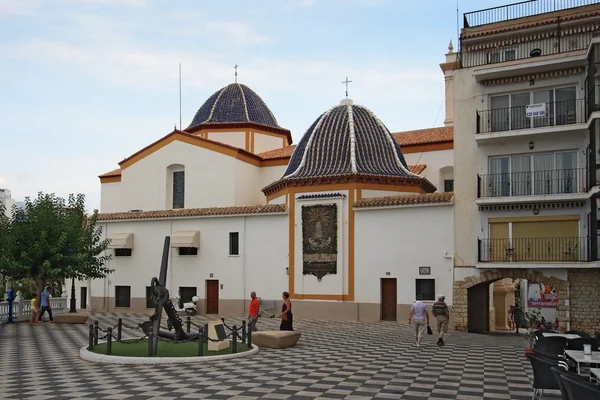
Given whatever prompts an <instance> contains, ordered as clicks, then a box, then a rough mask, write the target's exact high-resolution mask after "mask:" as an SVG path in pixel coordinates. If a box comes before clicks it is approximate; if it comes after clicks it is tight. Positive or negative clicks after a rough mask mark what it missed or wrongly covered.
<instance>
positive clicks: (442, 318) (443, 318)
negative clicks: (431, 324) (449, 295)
mask: <svg viewBox="0 0 600 400" xmlns="http://www.w3.org/2000/svg"><path fill="white" fill-rule="evenodd" d="M431 313H432V314H433V316H434V317H435V318H436V319H437V331H438V334H439V338H438V341H437V345H438V346H444V345H445V343H444V333H447V332H448V321H449V320H450V310H448V305H447V304H446V296H444V295H443V294H439V295H438V301H436V302H435V303H433V306H432V307H431Z"/></svg>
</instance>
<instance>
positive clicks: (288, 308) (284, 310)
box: [279, 292, 294, 331]
mask: <svg viewBox="0 0 600 400" xmlns="http://www.w3.org/2000/svg"><path fill="white" fill-rule="evenodd" d="M281 298H282V299H283V305H282V306H281V325H279V330H281V331H293V330H294V326H293V324H294V315H293V314H292V302H291V301H290V294H289V293H288V292H283V294H282V295H281Z"/></svg>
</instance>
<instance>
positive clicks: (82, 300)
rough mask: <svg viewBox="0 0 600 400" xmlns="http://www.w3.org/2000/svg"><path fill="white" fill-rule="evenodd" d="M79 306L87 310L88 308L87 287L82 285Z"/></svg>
mask: <svg viewBox="0 0 600 400" xmlns="http://www.w3.org/2000/svg"><path fill="white" fill-rule="evenodd" d="M79 308H81V309H83V310H85V309H86V308H87V287H85V286H82V287H81V295H80V296H79Z"/></svg>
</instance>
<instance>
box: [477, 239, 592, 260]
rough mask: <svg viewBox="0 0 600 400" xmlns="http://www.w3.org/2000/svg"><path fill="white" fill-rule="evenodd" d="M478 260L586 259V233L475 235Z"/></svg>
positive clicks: (587, 256) (587, 257) (587, 258)
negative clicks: (570, 235)
mask: <svg viewBox="0 0 600 400" xmlns="http://www.w3.org/2000/svg"><path fill="white" fill-rule="evenodd" d="M477 241H478V258H479V262H497V263H510V262H513V263H514V262H585V261H589V255H588V251H587V250H588V238H587V237H552V238H512V239H510V238H500V239H477Z"/></svg>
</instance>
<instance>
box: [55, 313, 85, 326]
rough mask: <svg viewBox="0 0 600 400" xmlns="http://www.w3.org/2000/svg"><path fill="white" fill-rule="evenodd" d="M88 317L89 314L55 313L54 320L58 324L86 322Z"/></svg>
mask: <svg viewBox="0 0 600 400" xmlns="http://www.w3.org/2000/svg"><path fill="white" fill-rule="evenodd" d="M87 319H88V315H87V314H79V313H68V314H55V315H54V322H55V323H57V324H85V322H86V321H87Z"/></svg>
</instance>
